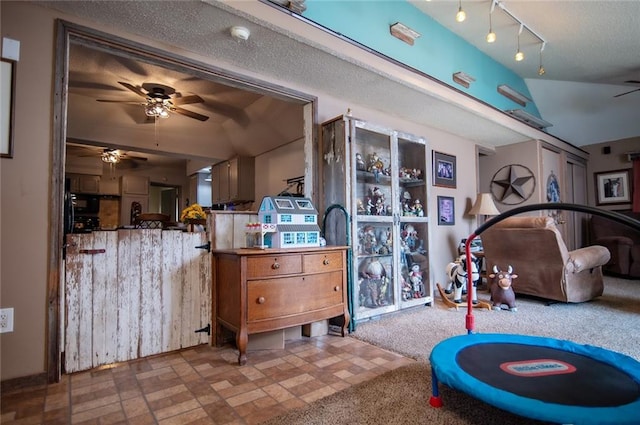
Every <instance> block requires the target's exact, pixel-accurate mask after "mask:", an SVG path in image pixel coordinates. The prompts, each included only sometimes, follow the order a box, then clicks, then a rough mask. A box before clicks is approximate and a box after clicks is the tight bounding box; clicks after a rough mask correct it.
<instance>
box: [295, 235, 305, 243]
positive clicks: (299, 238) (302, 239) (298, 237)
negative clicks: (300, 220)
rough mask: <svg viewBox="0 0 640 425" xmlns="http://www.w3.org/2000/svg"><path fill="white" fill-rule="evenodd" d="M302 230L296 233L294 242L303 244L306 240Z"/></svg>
mask: <svg viewBox="0 0 640 425" xmlns="http://www.w3.org/2000/svg"><path fill="white" fill-rule="evenodd" d="M304 236H305V234H304V232H298V233H296V243H299V244H303V243H305V242H306V238H305V237H304Z"/></svg>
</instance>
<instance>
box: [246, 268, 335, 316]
mask: <svg viewBox="0 0 640 425" xmlns="http://www.w3.org/2000/svg"><path fill="white" fill-rule="evenodd" d="M343 284H344V283H343V281H342V272H341V271H334V272H329V273H320V274H312V275H305V276H292V277H286V278H282V279H265V280H254V281H250V282H247V304H248V306H247V320H248V322H252V321H255V320H265V319H272V318H277V317H286V316H293V315H296V314H302V313H306V312H309V311H314V310H321V309H323V308H328V307H332V306H335V305H342V304H343V303H344V300H343V297H342V294H343Z"/></svg>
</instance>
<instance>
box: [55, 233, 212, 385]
mask: <svg viewBox="0 0 640 425" xmlns="http://www.w3.org/2000/svg"><path fill="white" fill-rule="evenodd" d="M67 242H68V244H69V245H68V248H67V256H66V261H65V283H64V300H63V306H64V309H63V311H64V319H63V321H64V325H63V329H64V337H63V339H64V344H63V347H64V351H65V371H66V372H67V373H71V372H77V371H80V370H87V369H90V368H93V367H96V366H100V365H105V364H110V363H114V362H120V361H126V360H132V359H136V358H139V357H145V356H150V355H153V354H159V353H163V352H167V351H173V350H177V349H180V348H185V347H190V346H193V345H198V344H204V343H207V342H209V336H208V335H207V334H206V333H196V332H195V330H197V329H201V328H202V327H205V326H206V325H207V324H208V323H209V322H210V318H211V259H210V255H209V253H208V252H207V251H206V250H202V249H196V248H195V247H196V246H199V245H203V244H205V243H206V242H207V234H206V233H184V232H179V231H162V230H157V229H135V230H118V231H114V232H93V233H86V234H73V235H68V236H67ZM86 250H104V252H100V253H93V254H91V253H86ZM82 251H85V252H84V253H83V252H82Z"/></svg>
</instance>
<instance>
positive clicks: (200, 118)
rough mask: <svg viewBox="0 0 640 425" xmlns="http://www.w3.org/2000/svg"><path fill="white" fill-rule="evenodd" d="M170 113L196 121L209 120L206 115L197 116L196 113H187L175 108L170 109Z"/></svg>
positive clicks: (184, 110)
mask: <svg viewBox="0 0 640 425" xmlns="http://www.w3.org/2000/svg"><path fill="white" fill-rule="evenodd" d="M171 111H173V112H175V113H176V114H180V115H184V116H185V117H189V118H194V119H196V120H198V121H206V120H208V119H209V117H208V116H206V115H202V114H198V113H197V112H192V111H188V110H186V109H183V108H180V107H176V106H174V107H173V108H171Z"/></svg>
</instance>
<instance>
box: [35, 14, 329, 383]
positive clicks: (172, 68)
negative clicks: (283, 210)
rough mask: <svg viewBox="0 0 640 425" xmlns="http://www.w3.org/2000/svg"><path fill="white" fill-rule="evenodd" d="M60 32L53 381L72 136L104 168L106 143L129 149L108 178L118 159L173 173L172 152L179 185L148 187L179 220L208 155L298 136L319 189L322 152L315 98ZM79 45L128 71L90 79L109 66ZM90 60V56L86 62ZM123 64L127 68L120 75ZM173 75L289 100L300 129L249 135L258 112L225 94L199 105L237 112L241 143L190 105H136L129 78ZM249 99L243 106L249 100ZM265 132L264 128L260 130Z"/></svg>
mask: <svg viewBox="0 0 640 425" xmlns="http://www.w3.org/2000/svg"><path fill="white" fill-rule="evenodd" d="M58 35H59V36H58V41H57V42H58V46H57V49H56V51H57V52H58V53H57V57H56V75H55V101H54V104H55V105H56V109H55V113H54V129H55V130H54V133H55V134H54V141H53V148H52V152H53V154H52V174H53V181H54V183H53V185H52V191H51V207H52V211H54V213H53V214H52V218H51V226H50V240H51V245H50V248H49V264H50V268H51V270H52V273H50V274H49V275H50V276H51V277H50V279H49V281H48V297H49V303H48V305H49V310H48V314H47V321H48V324H47V329H48V338H47V340H48V345H47V365H48V366H47V375H48V381H49V382H58V381H59V380H60V374H61V372H62V367H61V349H60V347H61V345H60V341H61V340H63V339H64V335H63V334H62V333H61V331H62V330H63V328H62V327H61V326H60V323H61V320H64V316H63V315H64V310H62V309H61V306H62V305H64V302H62V304H61V300H63V299H64V295H65V294H64V293H63V292H62V288H64V286H63V283H64V270H62V269H61V264H62V263H63V261H62V258H63V256H62V255H63V251H62V247H63V245H64V243H65V238H64V232H63V214H62V211H63V208H62V207H63V200H64V198H63V197H64V177H65V172H66V159H67V153H68V150H67V147H68V145H67V143H72V144H81V145H83V146H86V147H88V148H91V149H93V150H94V151H95V152H89V153H88V154H87V155H86V158H88V161H89V162H91V164H92V165H91V167H98V166H100V167H104V165H102V164H100V162H99V158H101V156H102V155H101V154H102V153H103V152H106V151H107V150H113V149H118V150H123V151H125V155H127V156H128V158H127V157H125V158H124V160H123V161H121V162H119V163H117V164H116V165H115V167H114V168H115V169H116V172H115V173H113V172H111V173H109V174H108V176H109V179H110V180H113V181H114V182H117V181H118V172H117V170H118V166H119V165H120V167H121V168H122V167H123V166H124V164H127V166H128V168H127V169H126V171H125V170H122V172H123V173H124V174H127V175H137V174H146V173H147V172H146V171H144V172H143V170H145V169H152V168H153V163H154V161H155V160H156V159H157V160H159V161H160V165H157V164H156V166H159V167H160V168H162V167H163V165H164V171H163V174H162V175H166V174H171V173H170V172H168V171H167V170H166V168H167V167H166V165H167V164H166V161H171V162H175V161H179V162H181V164H182V165H181V167H182V168H181V171H180V172H181V176H182V178H183V180H184V183H183V184H180V183H176V182H173V181H169V182H168V183H167V184H166V185H165V184H160V185H151V184H150V185H149V190H157V191H158V195H157V196H158V199H159V201H158V203H157V205H158V206H157V208H158V209H161V210H162V211H163V212H164V211H165V210H170V214H171V215H172V217H175V218H176V219H179V210H180V206H181V204H183V203H184V202H185V201H186V199H185V196H186V195H187V194H188V191H189V189H188V184H189V183H188V172H189V170H193V172H197V170H199V169H202V167H203V166H207V165H209V166H210V165H211V164H212V163H215V162H218V161H220V160H226V159H228V158H230V157H232V156H234V155H238V154H242V155H249V156H258V155H261V154H264V153H268V152H273V151H274V150H275V149H278V148H279V147H281V146H288V145H291V144H292V143H294V142H296V146H300V147H301V151H302V155H303V156H306V161H304V162H305V163H307V164H312V165H310V166H308V167H306V168H305V179H306V181H307V185H308V187H310V188H311V189H310V190H309V193H315V192H316V191H317V189H316V186H317V181H316V180H317V178H316V176H315V174H316V171H315V167H316V165H315V164H316V162H317V161H316V159H315V157H314V156H315V154H314V152H315V149H314V140H316V139H317V138H316V137H315V134H314V133H315V131H316V130H315V126H314V125H313V123H314V120H315V118H316V117H315V111H316V105H315V101H316V99H315V97H313V96H309V95H306V94H304V93H300V92H297V91H294V90H289V89H286V88H283V87H281V86H276V85H273V84H270V83H267V82H264V81H258V80H255V79H249V78H248V77H245V76H243V75H240V74H235V73H232V72H228V71H226V70H223V69H218V68H216V67H215V66H213V65H211V64H205V63H197V62H195V61H192V60H188V59H186V58H184V57H181V56H179V55H177V54H174V53H171V52H166V51H162V50H159V49H156V48H153V47H150V46H146V45H142V44H139V43H136V42H131V41H128V40H124V39H121V38H119V37H116V36H113V35H110V34H106V33H102V32H99V31H95V30H93V29H90V28H87V27H82V26H79V25H76V24H73V23H69V22H65V21H58ZM76 48H78V49H80V50H83V51H85V52H89V53H90V55H89V56H91V55H94V56H95V57H100V58H101V59H104V58H105V55H106V56H107V57H108V58H109V60H110V62H109V61H108V62H109V63H111V64H112V65H113V66H114V67H115V68H113V69H116V68H117V67H119V69H120V71H118V72H122V73H123V74H118V75H116V74H117V73H116V74H114V73H105V75H109V74H110V75H111V77H114V75H116V76H115V77H114V78H113V80H112V81H97V80H93V78H98V77H100V76H103V74H102V73H100V72H98V71H95V72H90V71H91V70H89V69H87V68H82V67H76V68H74V64H73V59H74V57H76V56H75V55H74V54H73V53H74V52H76V53H77V50H75V49H76ZM67 59H69V60H67ZM87 59H90V57H83V61H84V60H87ZM83 61H81V62H83ZM84 63H85V65H86V63H87V62H84ZM96 63H100V64H101V68H100V67H98V68H96V69H103V68H106V67H105V65H104V62H103V61H101V60H98V61H97V62H96ZM127 72H128V73H129V74H127V75H124V73H127ZM136 73H138V74H136ZM167 75H173V76H174V78H175V79H176V81H177V80H180V81H182V82H185V84H186V83H187V82H189V83H194V82H198V83H201V84H203V85H207V84H209V85H210V86H209V87H210V88H211V87H213V86H214V85H215V87H223V88H224V89H225V90H226V92H233V93H235V94H237V93H241V94H244V93H245V92H246V93H249V95H250V96H252V97H253V99H254V102H253V103H256V102H257V103H258V105H257V106H256V109H258V110H265V111H268V112H270V113H272V114H273V113H274V108H270V107H269V106H270V105H272V104H273V103H272V102H275V103H277V104H278V105H280V109H278V108H276V109H275V110H277V111H279V112H281V113H282V115H283V116H286V113H287V111H289V109H288V108H292V109H294V110H296V111H298V114H297V115H296V116H295V117H292V118H291V119H289V118H288V119H287V120H283V122H285V123H292V125H293V126H297V129H296V132H297V133H296V135H295V136H291V137H289V136H286V135H284V136H283V135H282V134H281V135H280V138H279V139H277V140H273V141H272V142H271V144H269V143H265V139H260V140H255V139H256V138H255V137H253V138H252V137H250V136H248V134H249V133H250V132H249V131H248V130H247V129H245V128H244V127H243V126H247V125H252V120H253V118H254V114H252V113H246V115H248V116H250V117H251V118H252V120H249V121H247V120H246V119H244V115H245V114H242V113H241V111H239V110H238V109H234V110H229V109H226V110H225V109H224V108H223V109H222V110H220V109H219V108H217V109H216V108H215V106H219V105H220V102H219V101H218V102H211V103H212V104H213V105H214V108H213V109H212V110H209V111H201V112H199V114H200V115H207V116H209V117H210V118H209V120H208V121H211V122H215V121H216V120H215V119H214V118H213V117H215V116H217V117H218V121H219V122H218V125H222V123H225V125H226V126H227V127H228V126H229V125H231V124H229V122H230V121H229V120H231V121H232V122H233V123H234V124H233V125H235V126H236V127H238V128H236V130H238V131H236V132H234V134H235V135H236V136H238V138H237V139H236V140H235V143H231V142H230V141H229V140H228V139H227V140H225V139H224V138H222V137H220V135H228V134H229V133H230V132H228V131H227V132H225V131H215V130H211V129H209V130H202V129H200V130H198V131H194V130H193V129H192V128H189V127H185V126H188V125H194V124H195V123H198V122H203V121H201V120H199V119H192V117H190V116H188V115H189V114H186V115H185V114H178V115H175V116H172V117H170V118H168V119H166V120H163V121H161V122H159V121H158V120H155V121H151V122H149V121H148V120H146V119H140V113H141V112H142V113H143V114H144V109H143V108H142V107H141V106H140V97H139V96H137V98H136V92H137V91H138V90H132V89H131V88H130V87H136V88H138V87H140V88H144V84H146V83H148V82H149V81H152V82H154V83H162V81H159V79H160V78H161V77H162V76H167ZM121 77H122V78H121ZM122 83H126V84H122ZM105 88H106V93H104V92H103V93H100V94H96V90H100V89H103V90H104V89H105ZM181 90H183V91H184V92H185V93H186V92H190V93H188V95H189V96H191V93H192V92H193V90H192V89H190V88H189V89H187V87H185V88H184V89H181ZM132 92H133V99H131V98H126V97H125V95H127V96H132ZM138 94H139V93H138ZM195 94H197V95H198V96H200V97H202V98H206V96H207V94H206V92H205V91H199V92H198V93H195ZM217 94H218V93H217V92H215V93H214V95H217ZM108 96H113V98H111V99H110V98H109V97H108ZM116 97H117V99H116ZM99 99H102V100H107V102H97V100H99ZM134 99H135V100H134ZM108 100H117V102H109V101H108ZM253 103H251V102H250V104H249V105H244V108H247V107H249V106H251V104H253ZM265 103H266V104H265ZM200 104H202V105H200ZM99 105H100V106H103V107H108V108H111V112H113V113H104V110H103V111H102V112H100V111H97V107H98V106H99ZM198 105H200V106H202V107H204V106H205V105H206V99H205V101H204V102H199V103H198ZM186 107H189V106H186ZM186 107H185V108H186ZM195 107H196V106H195V105H194V108H195ZM113 108H115V109H113ZM229 111H231V112H229ZM80 112H84V113H86V114H87V116H86V118H78V115H76V114H77V113H80ZM225 112H226V115H225ZM92 114H93V115H92ZM234 114H235V115H234ZM200 115H199V116H200ZM234 117H235V119H234ZM112 118H119V119H120V121H118V122H117V123H116V122H109V121H108V120H109V119H112ZM174 124H175V125H176V127H177V128H176V129H172V128H171V125H174ZM270 127H273V126H270ZM91 130H96V132H95V133H94V134H93V135H92V134H91V133H90V131H91ZM113 130H115V134H111V133H110V131H113ZM278 130H279V131H280V132H282V130H283V125H280V126H278ZM191 135H198V136H200V139H199V140H195V141H194V140H192V139H189V137H188V136H191ZM242 135H244V137H245V138H244V139H242V137H241V136H242ZM261 135H264V132H263V133H262V134H261ZM250 139H254V140H253V141H254V142H257V143H253V144H251V143H249V140H250ZM198 142H199V143H198ZM214 142H215V143H214ZM298 142H300V143H298ZM211 146H215V147H216V148H217V150H214V151H207V150H206V148H207V147H211ZM162 161H165V162H162ZM92 169H93V170H98V172H96V173H95V174H99V170H100V168H92ZM102 169H103V168H102ZM112 171H113V170H112ZM120 177H122V176H120ZM149 181H150V182H153V181H154V180H153V178H151V179H150V180H149ZM156 181H157V180H156ZM163 181H164V180H163ZM120 182H122V180H120ZM278 185H279V186H280V185H281V182H278ZM152 204H153V203H152Z"/></svg>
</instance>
